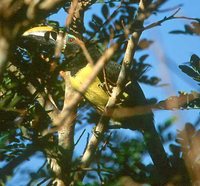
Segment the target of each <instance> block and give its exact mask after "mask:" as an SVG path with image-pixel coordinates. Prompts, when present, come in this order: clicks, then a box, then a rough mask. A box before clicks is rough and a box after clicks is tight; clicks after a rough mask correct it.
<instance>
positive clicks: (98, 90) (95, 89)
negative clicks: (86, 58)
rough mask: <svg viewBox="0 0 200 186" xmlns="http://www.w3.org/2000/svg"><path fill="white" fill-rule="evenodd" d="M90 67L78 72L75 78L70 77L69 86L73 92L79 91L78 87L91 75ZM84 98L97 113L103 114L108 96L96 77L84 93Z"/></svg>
mask: <svg viewBox="0 0 200 186" xmlns="http://www.w3.org/2000/svg"><path fill="white" fill-rule="evenodd" d="M92 71H93V70H92V67H91V66H90V65H87V66H85V67H84V68H82V69H81V70H79V71H78V72H77V73H76V75H75V76H70V81H71V85H72V87H73V88H74V89H75V90H78V91H79V90H80V87H81V86H82V85H83V84H84V83H85V81H86V79H87V78H88V77H89V76H90V74H91V73H92ZM84 97H85V98H86V99H87V100H88V101H89V102H90V103H91V104H92V105H93V106H94V107H95V108H96V109H97V110H99V111H101V112H103V111H104V108H105V106H106V104H107V101H108V98H109V96H108V94H107V93H106V92H105V91H104V90H103V88H102V84H101V82H100V80H99V78H98V77H96V78H95V79H94V81H93V83H92V84H91V85H90V86H89V87H88V89H87V90H86V92H85V93H84Z"/></svg>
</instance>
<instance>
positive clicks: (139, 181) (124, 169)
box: [0, 0, 200, 186]
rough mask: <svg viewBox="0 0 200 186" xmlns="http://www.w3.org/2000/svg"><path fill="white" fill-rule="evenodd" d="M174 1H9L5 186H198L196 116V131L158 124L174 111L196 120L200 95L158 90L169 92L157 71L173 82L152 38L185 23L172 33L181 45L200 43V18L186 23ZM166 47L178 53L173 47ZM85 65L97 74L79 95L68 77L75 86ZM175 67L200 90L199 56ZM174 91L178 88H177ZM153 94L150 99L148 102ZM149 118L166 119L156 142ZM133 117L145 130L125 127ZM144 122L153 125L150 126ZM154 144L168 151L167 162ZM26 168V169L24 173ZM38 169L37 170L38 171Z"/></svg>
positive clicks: (2, 23)
mask: <svg viewBox="0 0 200 186" xmlns="http://www.w3.org/2000/svg"><path fill="white" fill-rule="evenodd" d="M168 2H171V1H170V0H155V1H153V0H132V1H131V0H127V1H126V0H121V1H118V0H110V1H106V0H103V1H97V0H84V1H81V0H72V1H68V0H57V1H50V0H45V1H29V0H26V1H21V0H15V1H14V0H10V1H7V0H2V2H1V5H0V80H1V84H0V160H1V161H0V184H1V185H12V184H13V182H14V181H15V180H20V182H19V184H20V185H63V186H65V185H80V186H81V185H88V186H93V185H108V186H109V185H110V186H111V185H119V186H123V185H124V186H126V185H143V184H146V185H195V184H196V185H198V184H199V182H200V177H199V172H200V170H199V169H200V166H199V152H200V148H199V143H200V140H199V138H200V136H199V124H200V118H199V116H198V115H195V114H194V115H193V114H192V119H193V120H194V123H191V122H188V123H182V126H184V127H183V128H182V129H181V130H177V131H175V130H173V129H174V128H173V127H174V125H175V123H176V119H175V117H173V116H172V117H169V118H168V119H167V120H164V119H163V118H162V117H160V116H159V114H160V113H161V112H162V113H163V112H167V111H172V115H174V116H175V114H174V112H173V111H174V110H176V111H177V110H187V111H188V112H189V111H196V112H198V109H199V107H200V93H199V92H198V91H199V90H197V89H196V88H191V90H190V91H185V89H184V87H183V89H182V90H178V91H177V93H176V94H171V95H169V96H168V97H166V98H165V99H160V97H159V95H158V94H157V90H158V89H161V90H162V89H164V87H166V86H168V85H165V83H166V82H163V80H162V77H159V76H158V74H156V73H152V71H151V69H156V70H157V71H160V72H163V73H165V72H166V74H165V76H166V77H170V76H171V74H170V73H169V72H168V70H167V69H163V67H161V66H160V65H156V64H155V63H154V62H152V61H151V60H153V58H152V57H151V55H152V53H149V51H150V50H151V47H152V45H154V44H155V43H156V42H158V40H159V37H158V40H152V39H151V38H150V37H149V36H148V34H145V33H147V32H148V31H149V30H152V29H158V30H159V29H162V28H163V27H164V26H165V24H166V23H169V22H173V21H175V20H182V21H183V22H182V25H183V26H182V29H179V28H177V27H176V24H175V23H174V28H173V30H171V31H170V32H169V33H168V34H169V35H172V34H173V35H176V36H177V37H180V38H182V39H183V40H184V38H185V37H183V36H187V37H192V38H193V37H196V38H198V37H199V35H200V17H198V16H199V15H197V17H188V16H187V15H184V14H180V11H181V8H182V7H184V3H183V4H176V3H175V2H173V7H167V8H166V4H167V3H168ZM193 6H195V4H194V5H193ZM94 7H95V8H94ZM96 8H98V9H96ZM61 11H62V13H61ZM89 13H90V14H89ZM163 14H164V16H163V18H160V17H162V16H161V15H163ZM54 15H60V17H59V19H62V22H64V25H62V24H61V22H59V21H58V20H54V19H53V17H54ZM63 15H64V16H63ZM88 15H91V17H89V16H88ZM153 16H154V19H151V17H153ZM152 20H156V21H152ZM185 21H186V22H185ZM44 27H45V28H46V27H47V29H49V30H48V31H45V32H44V35H42V36H41V33H42V32H41V31H38V32H37V34H38V33H39V34H40V35H38V36H37V35H36V34H32V35H30V36H26V34H25V33H26V31H27V30H29V29H31V28H35V30H37V29H39V28H44ZM74 41H75V44H74ZM161 42H162V41H160V43H161ZM169 42H171V44H172V45H173V44H174V41H173V40H172V41H169ZM161 44H162V43H161ZM180 50H181V49H180ZM157 52H158V55H159V52H160V51H157ZM167 52H168V51H167V50H166V51H165V55H166V56H167V55H168V53H167ZM149 59H150V60H149ZM69 62H70V63H69ZM84 62H87V64H89V65H91V71H90V72H89V73H88V74H87V76H86V77H80V79H81V80H82V79H84V78H86V79H84V83H83V84H82V86H81V87H79V88H78V89H74V87H73V86H72V83H71V82H72V81H70V78H72V77H76V75H77V71H78V70H80V68H82V67H83V65H86V64H84ZM161 63H163V61H162V59H161V58H160V61H159V62H158V64H161ZM177 64H179V65H177ZM177 64H176V63H175V64H174V66H175V65H176V67H178V68H179V71H178V72H176V73H177V75H178V76H179V75H180V77H181V78H182V77H183V76H182V75H183V74H185V75H186V76H185V77H184V78H185V79H184V81H186V82H187V81H188V82H193V84H195V85H197V87H198V86H199V83H200V57H199V55H198V54H196V53H192V54H190V56H189V57H188V58H186V59H185V61H179V62H177ZM79 67H80V68H79ZM172 68H173V67H172ZM69 69H70V70H69ZM96 77H98V78H99V79H100V80H101V83H102V82H103V83H102V84H99V85H98V86H99V87H100V88H101V89H102V90H104V91H105V92H106V95H107V96H108V100H107V99H106V103H105V104H102V105H103V106H104V107H105V108H104V107H103V109H102V108H101V109H99V110H101V112H99V110H98V108H99V107H97V105H95V104H94V103H96V102H95V101H98V100H100V102H101V103H102V102H104V99H103V98H101V97H99V98H98V97H97V98H98V99H96V98H95V99H96V100H94V102H92V101H90V100H89V101H88V97H87V95H86V94H87V92H88V90H89V87H91V86H92V85H93V83H94V82H95V80H96ZM169 79H170V78H169ZM81 80H80V81H81ZM137 82H139V83H140V84H141V85H144V86H146V87H147V88H145V89H143V92H144V94H145V95H146V98H147V100H142V99H145V98H143V97H144V95H143V93H142V92H140V87H139V85H138V84H137ZM134 83H135V84H134ZM167 83H171V84H173V83H174V82H173V79H172V81H171V82H170V81H169V82H167ZM178 83H179V82H178ZM102 87H103V88H102ZM130 87H131V88H130ZM138 87H139V88H138ZM129 88H130V90H129ZM142 88H143V87H142ZM95 91H98V89H97V90H94V92H95ZM141 91H142V89H141ZM148 91H152V92H151V94H150V95H151V96H150V97H149V95H148ZM138 92H139V93H138ZM95 93H96V92H95ZM134 93H135V94H134ZM137 93H138V94H139V96H138V94H137ZM130 94H131V95H132V97H133V98H135V99H131V96H130ZM152 95H153V96H152ZM134 96H135V97H134ZM127 97H128V98H127ZM127 100H128V101H127ZM130 100H131V101H133V102H134V106H133V105H132V104H131V103H130V102H131V101H130ZM141 102H142V103H141ZM95 106H96V107H95ZM152 111H153V112H154V111H155V112H156V116H157V117H159V119H158V120H159V121H158V120H157V119H155V125H156V129H157V133H158V136H159V137H158V138H157V137H155V136H149V135H148V134H147V133H146V131H148V129H149V130H151V129H150V128H151V127H150V123H151V122H153V115H152ZM194 117H195V118H194ZM124 118H125V119H124ZM130 118H131V119H133V118H136V119H135V120H137V121H139V122H140V123H139V125H138V124H135V125H134V124H133V125H131V127H130V124H129V126H128V124H127V125H126V124H125V125H123V126H122V124H121V123H123V121H125V122H126V121H129V119H130ZM138 118H139V119H138ZM141 118H142V119H144V120H146V121H147V123H145V124H143V123H142V121H143V120H142V119H141ZM133 120H134V119H133ZM140 124H141V125H140ZM122 128H123V129H122ZM128 128H129V129H131V130H129V129H128ZM132 130H134V131H132ZM152 130H153V129H152ZM141 133H142V134H143V136H142V135H141ZM145 140H146V141H145ZM151 140H155V149H153V150H149V149H148V148H147V147H148V141H151ZM156 142H158V144H159V142H161V143H162V144H161V145H162V148H163V152H161V151H160V157H157V154H158V153H159V152H157V151H158V150H159V148H158V146H157V143H156ZM153 143H154V142H153ZM162 148H161V149H162ZM164 149H165V150H164ZM156 153H157V154H156ZM152 157H156V158H157V159H158V162H159V163H160V166H161V167H164V164H165V165H166V163H165V162H166V161H168V162H167V163H169V165H166V169H163V168H160V169H159V167H158V165H156V164H155V162H154V159H153V158H152ZM165 157H166V159H165ZM165 160H166V161H165ZM27 162H29V165H28V166H24V165H25V164H26V163H27ZM161 164H163V166H162V165H161ZM168 166H169V167H168ZM31 167H36V168H34V169H35V171H33V170H31V169H30V168H31ZM162 169H163V170H162ZM18 170H21V172H19V171H18ZM23 173H26V175H28V178H26V177H25V176H23Z"/></svg>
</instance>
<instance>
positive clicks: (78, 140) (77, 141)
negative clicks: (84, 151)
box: [74, 129, 86, 147]
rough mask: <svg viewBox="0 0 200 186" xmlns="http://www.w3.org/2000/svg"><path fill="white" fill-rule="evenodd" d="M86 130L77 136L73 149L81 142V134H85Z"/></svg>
mask: <svg viewBox="0 0 200 186" xmlns="http://www.w3.org/2000/svg"><path fill="white" fill-rule="evenodd" d="M85 131H86V129H84V130H83V132H82V133H81V135H80V136H79V138H78V139H77V141H76V142H75V144H74V147H75V146H76V145H77V144H78V142H79V141H80V140H81V138H82V136H83V134H84V133H85Z"/></svg>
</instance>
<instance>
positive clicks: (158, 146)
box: [22, 26, 171, 179]
mask: <svg viewBox="0 0 200 186" xmlns="http://www.w3.org/2000/svg"><path fill="white" fill-rule="evenodd" d="M57 35H58V31H57V30H56V29H54V28H53V27H52V26H38V27H33V28H31V29H29V30H27V31H26V32H24V33H23V35H22V38H24V39H30V40H33V41H34V42H39V43H40V44H41V45H44V46H55V44H56V42H57ZM77 41H78V38H77V37H75V36H73V35H71V34H68V33H66V35H65V38H64V45H63V48H62V52H63V54H64V56H65V62H64V64H65V69H66V70H67V71H70V82H71V85H72V87H73V88H74V89H75V90H77V91H80V87H81V86H82V85H83V84H84V83H85V81H86V79H87V78H88V76H89V75H90V74H91V73H92V71H93V66H92V65H91V64H90V63H88V61H87V59H86V57H85V55H84V53H83V52H82V49H81V47H80V46H79V44H78V42H77ZM87 50H88V52H89V54H90V55H91V57H92V59H93V60H94V61H97V60H98V59H99V58H100V57H101V55H102V52H101V50H100V49H99V47H98V46H97V45H96V44H91V45H90V44H88V46H87ZM120 69H121V65H120V64H118V63H117V62H114V61H109V62H108V63H107V64H106V65H105V67H104V69H103V70H102V71H101V72H100V73H99V74H98V75H97V77H96V78H95V79H94V81H93V82H92V83H91V85H90V86H89V87H88V89H87V90H86V91H85V92H84V95H83V96H84V97H85V99H86V100H88V102H90V104H91V105H92V106H93V107H94V108H95V109H96V110H97V111H98V112H99V113H103V112H104V110H105V106H106V104H107V102H108V100H109V97H110V93H111V92H112V88H113V87H114V86H116V81H117V78H118V75H119V73H120ZM145 105H147V100H146V98H145V95H144V92H143V91H142V89H141V87H140V85H139V83H138V82H137V79H135V78H132V79H131V80H130V83H129V84H128V85H127V86H125V89H124V90H123V94H122V96H121V98H120V99H119V100H118V101H117V103H116V106H119V107H135V106H145ZM120 122H121V123H122V124H121V125H120V127H121V128H126V129H130V130H138V131H140V132H141V133H142V134H143V138H144V143H145V145H146V148H147V151H148V152H149V154H150V157H151V159H152V161H153V163H154V165H155V167H156V169H157V172H158V174H160V175H161V176H163V177H166V179H167V176H169V175H167V174H170V173H169V172H170V169H171V165H170V161H169V159H168V157H167V155H166V152H165V150H164V147H163V145H162V142H161V139H160V136H159V134H158V132H157V131H156V128H155V125H154V116H153V112H148V113H145V114H143V115H137V116H134V117H128V118H124V119H121V120H120ZM166 175H167V176H166Z"/></svg>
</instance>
